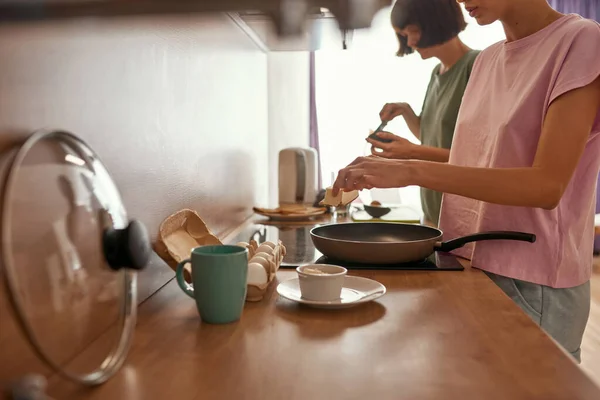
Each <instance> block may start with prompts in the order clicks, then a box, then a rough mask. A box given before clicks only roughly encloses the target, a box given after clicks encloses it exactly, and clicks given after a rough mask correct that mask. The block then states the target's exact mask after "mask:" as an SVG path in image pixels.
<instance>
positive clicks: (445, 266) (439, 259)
mask: <svg viewBox="0 0 600 400" xmlns="http://www.w3.org/2000/svg"><path fill="white" fill-rule="evenodd" d="M312 264H333V265H339V266H341V267H344V268H346V269H349V270H353V269H354V270H360V269H362V270H369V269H370V270H378V271H396V270H402V271H462V270H464V267H463V266H462V265H461V264H460V262H459V261H458V259H457V258H456V257H455V256H453V255H452V254H447V253H436V254H433V255H431V257H429V258H427V259H425V260H421V261H415V262H409V263H400V264H359V263H352V262H348V261H339V260H334V259H330V258H329V257H326V256H321V257H320V258H318V259H317V260H315V261H314V262H313V263H312ZM295 267H297V265H295V266H294V265H285V264H282V265H281V268H295Z"/></svg>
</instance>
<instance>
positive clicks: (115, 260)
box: [103, 220, 152, 271]
mask: <svg viewBox="0 0 600 400" xmlns="http://www.w3.org/2000/svg"><path fill="white" fill-rule="evenodd" d="M103 246H104V257H106V261H107V262H108V265H109V266H110V267H111V268H112V269H114V270H115V271H118V270H120V269H121V268H130V269H136V270H141V269H143V268H144V267H145V266H146V264H148V262H149V261H150V255H151V253H152V247H151V246H150V239H149V237H148V232H147V231H146V228H145V227H144V224H142V223H141V222H140V221H138V220H132V221H131V222H130V223H129V225H128V226H127V228H125V229H114V228H107V229H106V230H105V231H104V237H103Z"/></svg>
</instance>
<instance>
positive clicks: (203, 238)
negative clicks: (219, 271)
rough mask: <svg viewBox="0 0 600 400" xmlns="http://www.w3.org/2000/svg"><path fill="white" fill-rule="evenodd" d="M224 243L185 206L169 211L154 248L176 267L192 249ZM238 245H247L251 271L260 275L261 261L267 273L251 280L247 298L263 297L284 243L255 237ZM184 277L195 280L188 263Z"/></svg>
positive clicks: (174, 268)
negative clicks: (170, 213)
mask: <svg viewBox="0 0 600 400" xmlns="http://www.w3.org/2000/svg"><path fill="white" fill-rule="evenodd" d="M222 244H223V243H222V242H221V240H219V238H217V237H216V236H215V235H214V234H213V233H212V232H211V231H210V229H209V228H208V227H207V226H206V224H205V223H204V221H203V220H202V218H200V216H199V215H198V213H197V212H196V211H194V210H189V209H184V210H180V211H178V212H176V213H175V214H173V215H170V216H169V217H167V218H166V219H165V220H164V221H163V222H162V223H161V224H160V227H159V233H158V239H157V241H156V243H155V245H154V251H156V253H157V254H158V255H159V256H160V257H161V258H162V259H163V260H164V261H165V262H166V263H167V264H168V265H169V266H170V267H171V269H173V270H174V271H175V270H176V269H177V264H178V263H180V262H181V261H183V260H185V259H188V258H190V254H191V251H192V249H194V248H196V247H200V246H209V245H222ZM237 245H238V246H242V247H246V248H247V249H248V260H249V263H248V264H249V273H250V272H251V271H254V272H255V273H254V274H251V275H252V276H254V277H256V276H257V275H256V272H257V266H256V264H258V265H261V266H262V267H263V268H264V270H265V274H264V276H263V275H262V274H259V275H260V276H261V279H258V280H257V279H254V280H253V281H250V280H249V283H248V294H247V297H246V301H253V302H254V301H260V300H262V299H263V297H264V295H265V293H266V291H267V289H268V287H269V285H270V284H271V282H272V281H273V279H274V278H275V274H276V273H277V271H278V270H279V266H280V265H281V262H282V260H283V257H284V256H285V254H286V249H285V246H284V245H283V243H282V242H281V241H279V242H278V243H271V242H265V243H263V244H260V245H259V244H258V243H257V242H256V241H254V240H252V241H250V243H245V242H240V243H237ZM251 264H255V265H251ZM258 272H260V271H258ZM184 278H185V280H186V282H188V283H191V282H192V275H191V267H190V265H189V264H188V265H186V266H185V271H184Z"/></svg>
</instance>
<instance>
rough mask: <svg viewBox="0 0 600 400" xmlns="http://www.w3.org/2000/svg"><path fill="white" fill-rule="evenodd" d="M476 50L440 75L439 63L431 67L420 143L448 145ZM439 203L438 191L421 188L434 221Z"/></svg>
mask: <svg viewBox="0 0 600 400" xmlns="http://www.w3.org/2000/svg"><path fill="white" fill-rule="evenodd" d="M479 53H480V52H479V51H478V50H471V51H469V52H468V53H467V54H465V55H464V56H463V57H462V58H461V59H460V60H458V62H457V63H456V64H454V65H453V66H452V67H450V69H449V70H448V71H446V72H445V73H444V74H442V75H440V68H441V64H438V65H437V66H436V67H435V68H434V70H433V73H432V74H431V80H430V81H429V86H428V87H427V93H426V95H425V101H424V102H423V111H422V112H421V143H422V144H423V145H424V146H431V147H441V148H444V149H449V148H450V146H451V145H452V138H453V136H454V128H455V126H456V120H457V118H458V110H459V109H460V104H461V102H462V97H463V94H464V92H465V89H466V87H467V82H468V81H469V77H470V76H471V71H472V69H473V63H474V62H475V58H477V55H478V54H479ZM441 204H442V193H439V192H435V191H433V190H429V189H425V188H421V206H422V207H423V212H424V214H425V218H426V219H427V220H429V221H431V222H433V223H435V224H436V225H437V224H438V222H439V217H440V206H441Z"/></svg>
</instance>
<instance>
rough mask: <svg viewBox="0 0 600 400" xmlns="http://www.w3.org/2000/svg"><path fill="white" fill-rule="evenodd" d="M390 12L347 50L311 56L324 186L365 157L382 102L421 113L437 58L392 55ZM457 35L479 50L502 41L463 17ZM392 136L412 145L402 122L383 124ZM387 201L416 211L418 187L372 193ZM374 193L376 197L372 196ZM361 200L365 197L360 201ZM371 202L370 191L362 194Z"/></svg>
mask: <svg viewBox="0 0 600 400" xmlns="http://www.w3.org/2000/svg"><path fill="white" fill-rule="evenodd" d="M389 14H390V9H387V10H384V11H382V12H381V13H380V14H379V15H378V16H377V18H376V19H375V20H374V22H373V27H372V28H371V29H370V30H368V31H358V32H355V33H354V37H353V39H352V42H351V46H350V50H347V51H341V50H340V51H335V50H333V51H332V50H326V51H320V52H317V54H316V91H317V110H318V118H319V135H320V137H319V140H320V146H321V162H322V171H323V183H324V184H325V185H329V184H330V183H331V176H332V175H333V174H335V173H336V172H337V171H338V170H339V169H340V168H343V167H344V166H345V165H347V164H348V163H349V162H351V161H352V160H354V159H355V158H356V157H358V156H360V155H366V154H370V153H369V149H370V147H369V146H368V144H367V143H366V142H365V140H364V139H365V137H366V136H367V134H368V131H369V129H375V128H376V127H377V125H379V123H380V121H379V111H380V110H381V107H382V106H383V105H384V104H385V103H387V102H399V101H404V102H407V103H409V104H411V106H412V107H413V109H414V110H415V112H416V113H417V114H419V113H420V111H421V107H422V103H423V99H424V96H425V90H426V89H427V84H428V82H429V79H430V77H431V71H432V70H433V68H434V67H435V65H436V64H437V63H438V61H437V60H425V61H424V60H421V58H420V57H419V55H418V54H414V55H411V56H408V57H404V58H399V57H396V55H395V52H396V50H397V48H398V43H397V40H396V37H395V35H394V32H393V30H392V27H391V25H390V22H389ZM466 18H467V22H468V27H467V29H466V31H465V32H463V33H462V34H461V38H462V39H463V40H464V41H465V43H466V44H467V45H468V46H470V47H471V48H474V49H483V48H485V47H487V46H489V45H491V44H493V43H496V42H498V41H500V40H503V39H504V32H503V30H502V26H501V25H500V24H499V23H495V24H493V25H490V26H487V27H480V26H478V25H477V23H476V22H475V21H474V20H473V19H471V18H470V17H469V16H466ZM386 130H389V131H391V132H393V133H395V134H396V135H399V136H402V137H405V138H407V139H409V140H413V141H415V142H417V140H416V139H415V138H414V136H413V135H412V134H411V133H410V131H409V130H408V127H407V126H406V124H405V123H404V120H403V119H402V118H397V119H396V120H394V121H393V122H392V123H390V124H389V125H388V127H387V128H386ZM371 193H372V194H373V197H377V200H380V201H386V202H402V203H405V204H410V205H414V206H415V207H418V208H419V209H420V198H419V189H418V188H415V187H411V188H404V189H400V190H396V189H391V190H385V191H381V190H378V191H377V192H375V191H372V192H371ZM375 193H377V194H375ZM365 196H366V197H365ZM361 197H362V198H363V200H365V201H370V199H369V193H363V194H361Z"/></svg>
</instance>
